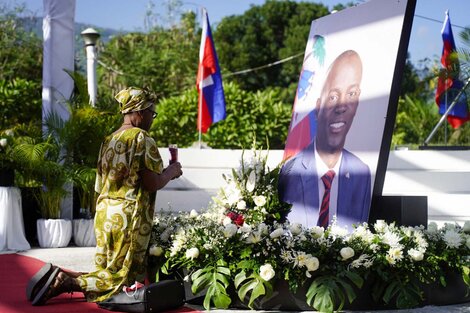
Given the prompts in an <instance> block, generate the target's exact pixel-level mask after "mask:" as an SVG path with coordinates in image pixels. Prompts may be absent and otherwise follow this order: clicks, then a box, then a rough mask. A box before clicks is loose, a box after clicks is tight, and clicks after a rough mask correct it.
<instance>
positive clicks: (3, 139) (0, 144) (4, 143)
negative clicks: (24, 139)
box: [0, 138, 8, 147]
mask: <svg viewBox="0 0 470 313" xmlns="http://www.w3.org/2000/svg"><path fill="white" fill-rule="evenodd" d="M7 144H8V141H7V139H6V138H2V139H0V146H2V147H6V146H7Z"/></svg>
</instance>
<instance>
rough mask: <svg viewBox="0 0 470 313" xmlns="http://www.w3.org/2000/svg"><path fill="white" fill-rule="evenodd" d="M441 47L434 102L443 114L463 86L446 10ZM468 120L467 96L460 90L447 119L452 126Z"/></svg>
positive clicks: (455, 126)
mask: <svg viewBox="0 0 470 313" xmlns="http://www.w3.org/2000/svg"><path fill="white" fill-rule="evenodd" d="M441 33H442V40H443V41H444V47H443V48H442V56H441V64H442V65H443V67H444V68H443V69H442V70H441V72H440V74H439V79H438V82H437V89H436V103H437V105H438V106H439V113H440V114H444V113H445V112H446V111H447V109H448V108H449V106H450V105H451V104H452V102H453V101H454V100H455V98H456V97H457V95H458V93H459V91H460V90H461V89H462V88H463V85H464V84H463V82H462V81H461V80H460V79H459V72H460V64H459V59H458V57H457V55H456V52H457V49H456V46H455V41H454V35H453V34H452V26H451V24H450V18H449V11H446V18H445V20H444V25H443V27H442V31H441ZM468 120H470V115H469V112H468V107H467V96H466V94H465V92H462V93H461V94H460V96H459V98H458V99H457V102H456V104H455V105H454V107H453V108H452V110H451V111H450V112H449V114H448V115H447V121H448V122H449V124H450V125H452V127H453V128H459V127H460V126H461V125H462V124H464V123H465V122H466V121H468Z"/></svg>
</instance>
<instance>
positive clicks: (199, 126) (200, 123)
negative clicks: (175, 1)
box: [197, 7, 206, 149]
mask: <svg viewBox="0 0 470 313" xmlns="http://www.w3.org/2000/svg"><path fill="white" fill-rule="evenodd" d="M201 17H202V18H201V22H202V25H203V26H202V28H203V30H202V31H203V32H204V23H205V21H204V20H203V19H204V18H206V15H205V8H204V7H201ZM202 36H204V33H203V34H202V35H201V45H202V44H203V43H202ZM201 57H202V59H201ZM203 59H204V55H202V56H201V51H199V66H200V71H198V72H199V73H200V76H199V79H198V81H199V86H198V88H199V97H198V118H197V119H198V130H199V134H198V143H199V149H201V146H202V145H201V142H202V105H203V103H202V102H203V98H202V97H203V96H204V95H203V94H202V85H203V83H202V80H203V79H204V65H203Z"/></svg>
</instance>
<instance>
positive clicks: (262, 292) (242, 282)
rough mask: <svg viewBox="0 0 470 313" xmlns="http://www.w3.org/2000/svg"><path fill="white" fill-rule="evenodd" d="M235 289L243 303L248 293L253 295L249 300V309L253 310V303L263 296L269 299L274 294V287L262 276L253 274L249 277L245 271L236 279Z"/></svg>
mask: <svg viewBox="0 0 470 313" xmlns="http://www.w3.org/2000/svg"><path fill="white" fill-rule="evenodd" d="M234 285H235V288H236V289H237V290H238V297H239V298H240V300H241V301H245V298H246V296H247V294H248V293H251V295H250V299H249V300H248V307H249V308H250V309H253V303H254V301H255V300H256V299H258V298H259V297H261V296H267V297H269V296H270V295H271V294H272V292H273V287H272V285H271V283H270V282H268V281H265V280H264V279H262V278H261V276H260V275H259V274H258V273H256V272H253V273H251V275H249V276H247V275H246V273H245V271H244V270H242V271H240V272H239V273H238V274H237V275H236V276H235V279H234Z"/></svg>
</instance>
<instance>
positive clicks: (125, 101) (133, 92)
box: [114, 87, 157, 114]
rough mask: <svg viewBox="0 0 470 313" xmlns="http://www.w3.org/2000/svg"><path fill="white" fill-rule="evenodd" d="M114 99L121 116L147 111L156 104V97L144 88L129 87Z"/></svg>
mask: <svg viewBox="0 0 470 313" xmlns="http://www.w3.org/2000/svg"><path fill="white" fill-rule="evenodd" d="M114 99H116V100H117V102H119V106H120V111H121V113H122V114H126V113H129V112H137V111H142V110H145V109H147V108H148V107H150V106H152V105H153V104H155V102H156V100H157V99H156V97H155V95H153V94H152V93H151V92H150V91H149V90H147V89H144V88H137V87H129V88H126V89H123V90H121V91H119V92H118V93H117V95H116V96H115V97H114Z"/></svg>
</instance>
